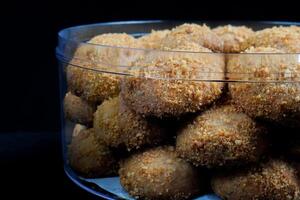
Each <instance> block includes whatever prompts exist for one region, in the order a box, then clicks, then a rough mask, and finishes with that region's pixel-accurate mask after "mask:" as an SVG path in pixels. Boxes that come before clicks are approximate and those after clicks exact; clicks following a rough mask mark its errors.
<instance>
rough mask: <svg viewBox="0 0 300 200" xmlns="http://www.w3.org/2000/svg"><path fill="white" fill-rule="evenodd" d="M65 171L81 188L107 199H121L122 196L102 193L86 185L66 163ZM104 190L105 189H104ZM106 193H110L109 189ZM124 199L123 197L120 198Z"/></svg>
mask: <svg viewBox="0 0 300 200" xmlns="http://www.w3.org/2000/svg"><path fill="white" fill-rule="evenodd" d="M64 171H65V173H66V175H67V177H68V178H69V179H70V180H71V181H73V183H75V184H76V185H77V186H79V187H80V188H82V189H84V190H85V191H87V192H89V193H91V194H93V195H95V196H97V197H101V198H102V199H105V200H116V199H120V197H117V196H115V195H114V194H104V193H101V192H100V191H97V190H94V189H92V188H91V187H89V186H86V185H85V184H84V183H82V181H81V180H80V179H78V178H77V175H76V174H75V173H74V172H73V171H72V170H71V169H70V168H69V167H68V166H66V165H64ZM103 191H104V190H103ZM104 192H106V193H109V192H107V191H104ZM120 200H122V199H120Z"/></svg>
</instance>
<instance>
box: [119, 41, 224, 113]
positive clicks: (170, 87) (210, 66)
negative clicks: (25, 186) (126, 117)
mask: <svg viewBox="0 0 300 200" xmlns="http://www.w3.org/2000/svg"><path fill="white" fill-rule="evenodd" d="M173 50H176V51H178V52H177V53H169V52H159V54H157V53H156V52H153V53H152V54H151V53H149V54H147V55H146V56H145V57H142V58H140V59H138V60H137V61H136V62H134V63H133V66H134V67H133V68H132V73H137V75H138V76H142V77H124V79H122V82H121V96H122V98H123V99H124V102H125V104H126V105H127V106H128V107H130V108H131V109H133V110H134V111H136V112H137V113H139V114H142V115H145V116H156V117H168V116H179V115H182V114H185V113H189V112H196V111H199V110H202V109H204V108H205V107H206V106H207V105H209V104H211V103H213V102H214V101H215V100H216V99H217V98H218V97H219V96H220V95H221V93H222V88H223V86H224V83H220V82H208V81H187V80H188V79H190V80H191V79H194V80H196V79H198V80H199V79H200V80H201V78H203V76H205V78H206V79H207V78H212V79H219V80H222V79H223V78H224V74H223V72H224V65H225V63H224V57H223V55H219V54H217V55H214V54H209V52H211V51H210V50H209V49H206V48H204V47H201V46H199V45H197V44H196V43H190V42H184V43H180V44H179V45H178V46H177V47H176V48H174V49H173ZM183 50H184V51H196V52H206V53H200V54H198V53H195V54H194V53H181V52H180V51H183Z"/></svg>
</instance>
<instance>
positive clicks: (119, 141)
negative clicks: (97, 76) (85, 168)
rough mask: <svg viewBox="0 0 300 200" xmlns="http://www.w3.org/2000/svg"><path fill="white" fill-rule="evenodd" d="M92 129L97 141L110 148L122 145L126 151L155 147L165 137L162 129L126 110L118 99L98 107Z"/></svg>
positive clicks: (107, 101) (105, 102)
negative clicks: (94, 131)
mask: <svg viewBox="0 0 300 200" xmlns="http://www.w3.org/2000/svg"><path fill="white" fill-rule="evenodd" d="M94 128H95V130H96V134H97V138H98V140H103V141H104V142H105V143H106V144H107V145H108V146H111V147H120V146H122V145H124V146H125V147H126V148H127V150H128V151H130V150H131V149H139V148H141V147H143V146H153V145H157V144H158V143H160V142H161V141H162V140H163V139H164V137H165V135H164V131H163V129H162V128H160V127H159V126H158V125H156V124H154V123H152V122H150V121H149V120H147V119H144V118H142V117H140V116H139V115H137V114H136V113H134V112H133V111H131V110H130V109H128V108H127V107H126V106H125V105H124V104H123V103H122V100H121V99H120V97H115V98H113V99H110V100H106V101H104V102H103V103H102V104H101V105H100V106H98V109H97V111H96V112H95V117H94Z"/></svg>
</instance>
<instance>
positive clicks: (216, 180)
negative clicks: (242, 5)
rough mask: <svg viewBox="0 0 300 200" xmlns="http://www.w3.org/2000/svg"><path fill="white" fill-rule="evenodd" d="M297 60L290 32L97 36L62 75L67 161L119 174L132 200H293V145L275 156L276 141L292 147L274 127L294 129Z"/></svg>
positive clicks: (297, 194)
mask: <svg viewBox="0 0 300 200" xmlns="http://www.w3.org/2000/svg"><path fill="white" fill-rule="evenodd" d="M101 45H103V46H101ZM119 47H121V48H119ZM125 47H128V48H125ZM297 53H300V27H296V26H287V27H272V28H266V29H263V30H257V31H254V30H252V29H251V28H248V27H246V26H233V25H225V26H219V27H215V28H210V27H208V26H206V25H205V24H203V25H198V24H183V25H180V26H177V27H174V28H173V29H171V30H153V31H152V32H151V33H149V34H147V35H145V36H142V37H139V38H135V37H133V36H130V35H127V34H125V33H113V34H112V33H107V34H102V35H98V36H95V37H93V38H92V39H91V40H90V41H88V42H87V43H85V44H84V45H81V46H79V47H78V49H77V50H76V52H75V54H74V58H73V59H72V60H71V61H70V63H69V65H68V66H67V67H66V73H67V84H68V91H69V92H68V93H67V94H66V96H65V99H64V109H65V116H66V118H67V120H68V121H71V122H72V123H73V124H74V125H75V124H76V125H75V126H74V131H73V133H72V134H71V135H72V138H71V142H70V144H69V148H68V149H69V151H68V156H69V157H68V158H69V159H68V162H69V164H70V166H71V168H72V169H73V170H74V171H76V172H77V173H78V174H79V175H80V176H82V177H92V178H99V177H104V176H115V175H119V176H120V181H121V184H122V186H123V187H124V189H125V190H126V191H128V193H129V194H130V195H131V196H132V197H134V198H137V199H155V200H156V199H178V200H179V199H190V198H193V197H197V196H200V195H202V194H204V193H205V192H207V191H209V190H211V189H212V191H213V192H215V193H216V194H217V195H218V196H219V197H220V198H222V199H229V200H248V199H261V200H262V199H264V200H268V199H269V200H285V199H291V200H293V199H295V200H296V199H300V183H299V181H300V178H299V177H298V173H299V172H300V171H299V169H300V168H299V167H297V166H300V165H299V164H298V163H297V156H299V157H298V158H300V153H298V154H297V151H295V149H297V145H299V148H298V149H300V142H299V143H298V144H297V143H296V144H293V149H292V150H289V149H284V150H282V151H280V152H279V153H278V151H277V153H274V151H273V149H274V148H272V147H274V142H276V141H274V140H273V139H272V138H273V135H275V134H277V138H278V134H279V138H280V137H282V138H286V137H288V136H287V135H286V134H285V133H284V132H281V133H275V132H274V127H277V126H278V127H289V128H292V129H294V130H297V129H296V128H297V127H300V84H298V83H297V80H299V79H298V78H299V76H300V62H299V59H298V56H299V55H298V54H297ZM78 66H80V67H78ZM119 66H126V67H125V68H124V67H123V68H122V67H119ZM103 71H108V72H110V73H104V72H103ZM118 72H122V73H123V72H124V73H125V74H127V75H118ZM128 74H129V75H128ZM225 80H229V81H225ZM69 124H70V123H69ZM270 127H273V128H270ZM275 129H276V128H275ZM280 130H285V129H280ZM296 132H297V131H296ZM283 141H286V140H283ZM297 141H300V140H299V139H298V140H297ZM277 142H278V141H277ZM275 146H276V145H275ZM285 148H288V147H287V146H285ZM290 152H293V156H289V155H287V154H289V153H290ZM298 152H299V151H298Z"/></svg>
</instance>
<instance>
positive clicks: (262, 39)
mask: <svg viewBox="0 0 300 200" xmlns="http://www.w3.org/2000/svg"><path fill="white" fill-rule="evenodd" d="M251 46H253V47H272V48H277V49H281V50H283V51H284V52H285V53H299V52H300V28H299V27H296V26H290V27H283V26H279V27H276V26H275V27H272V28H266V29H263V30H261V31H257V32H256V33H255V34H254V35H253V36H251V37H249V38H248V39H247V40H245V42H244V43H243V44H242V49H243V50H245V49H247V48H249V47H251Z"/></svg>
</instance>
